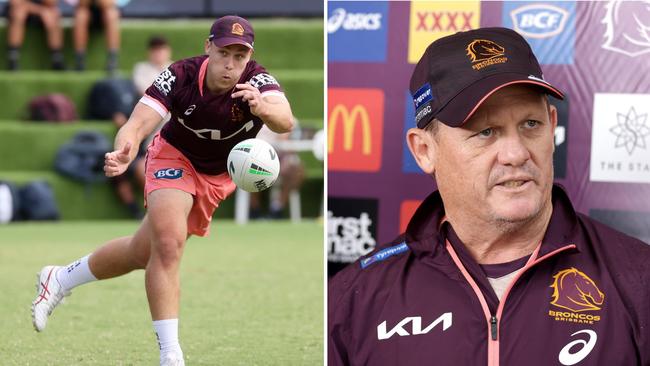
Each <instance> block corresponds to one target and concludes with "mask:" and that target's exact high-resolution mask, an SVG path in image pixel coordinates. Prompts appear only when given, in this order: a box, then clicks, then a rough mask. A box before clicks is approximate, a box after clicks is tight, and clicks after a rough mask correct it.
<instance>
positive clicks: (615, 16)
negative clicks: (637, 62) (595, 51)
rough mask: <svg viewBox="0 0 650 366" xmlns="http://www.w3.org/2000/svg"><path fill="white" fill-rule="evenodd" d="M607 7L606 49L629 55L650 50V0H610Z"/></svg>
mask: <svg viewBox="0 0 650 366" xmlns="http://www.w3.org/2000/svg"><path fill="white" fill-rule="evenodd" d="M605 9H606V12H605V17H604V18H603V20H602V22H603V23H604V24H605V26H606V28H605V35H604V37H605V42H604V43H603V45H602V47H603V48H604V49H606V50H609V51H613V52H618V53H622V54H624V55H626V56H629V57H637V56H640V55H643V54H646V53H648V52H650V1H647V0H646V1H621V0H615V1H609V2H608V3H607V4H606V5H605Z"/></svg>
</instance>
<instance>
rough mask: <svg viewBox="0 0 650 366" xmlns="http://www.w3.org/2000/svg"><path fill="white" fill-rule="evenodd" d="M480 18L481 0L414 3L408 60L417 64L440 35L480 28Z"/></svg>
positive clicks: (410, 25)
mask: <svg viewBox="0 0 650 366" xmlns="http://www.w3.org/2000/svg"><path fill="white" fill-rule="evenodd" d="M480 19H481V2H480V1H413V2H411V16H410V20H409V55H408V61H409V62H410V63H412V64H414V63H417V62H418V60H419V59H420V57H421V56H422V54H423V53H424V50H425V49H426V48H427V46H428V45H429V44H430V43H431V42H433V41H435V40H436V39H438V38H442V37H445V36H448V35H450V34H454V33H456V32H459V31H465V30H470V29H475V28H478V27H479V25H480Z"/></svg>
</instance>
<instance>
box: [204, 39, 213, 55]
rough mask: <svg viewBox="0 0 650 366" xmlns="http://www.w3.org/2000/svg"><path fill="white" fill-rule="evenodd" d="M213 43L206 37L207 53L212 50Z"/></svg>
mask: <svg viewBox="0 0 650 366" xmlns="http://www.w3.org/2000/svg"><path fill="white" fill-rule="evenodd" d="M211 43H212V42H210V40H209V39H207V38H206V40H205V46H204V48H205V53H206V54H207V53H208V51H209V50H210V44H211Z"/></svg>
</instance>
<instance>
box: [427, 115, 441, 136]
mask: <svg viewBox="0 0 650 366" xmlns="http://www.w3.org/2000/svg"><path fill="white" fill-rule="evenodd" d="M440 123H442V122H441V121H440V120H439V119H437V118H434V119H432V120H431V122H429V124H427V125H426V126H424V130H425V131H427V132H429V133H430V134H432V135H433V137H436V135H437V134H438V129H439V128H440Z"/></svg>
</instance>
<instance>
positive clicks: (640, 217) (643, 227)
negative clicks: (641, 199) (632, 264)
mask: <svg viewBox="0 0 650 366" xmlns="http://www.w3.org/2000/svg"><path fill="white" fill-rule="evenodd" d="M589 216H590V217H592V218H594V219H596V220H598V221H600V222H602V223H603V224H605V225H607V226H611V227H613V228H615V229H616V230H619V231H622V232H624V233H626V234H627V235H629V236H633V237H635V238H637V239H639V240H642V241H644V242H646V243H648V244H650V212H628V211H614V210H601V209H592V210H589Z"/></svg>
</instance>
